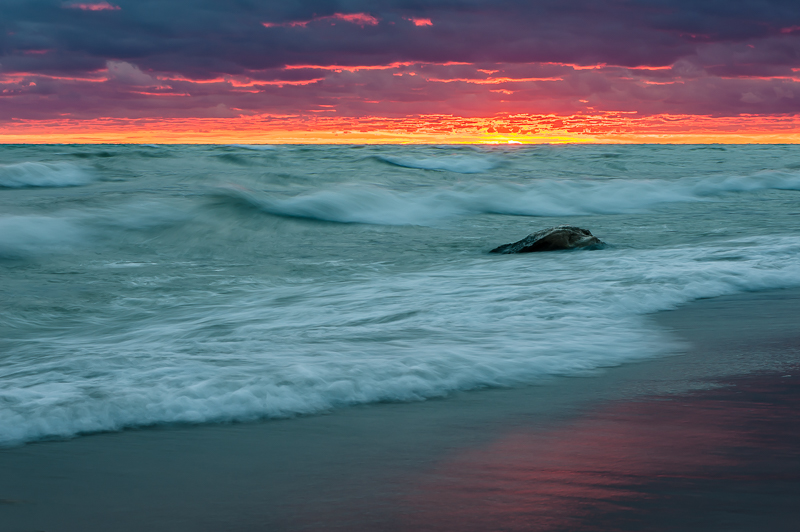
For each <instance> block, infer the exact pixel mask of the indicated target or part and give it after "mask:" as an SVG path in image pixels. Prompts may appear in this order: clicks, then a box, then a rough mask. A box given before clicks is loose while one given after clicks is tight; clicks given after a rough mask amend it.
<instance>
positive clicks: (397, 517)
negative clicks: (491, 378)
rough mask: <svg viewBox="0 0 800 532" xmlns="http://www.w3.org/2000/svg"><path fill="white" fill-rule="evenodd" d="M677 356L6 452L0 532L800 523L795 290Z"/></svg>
mask: <svg viewBox="0 0 800 532" xmlns="http://www.w3.org/2000/svg"><path fill="white" fill-rule="evenodd" d="M652 319H653V320H655V321H656V322H657V323H658V324H659V325H661V326H662V327H665V328H668V329H671V330H673V331H674V333H675V334H676V335H678V336H680V337H682V338H683V339H684V340H685V342H686V349H685V352H684V353H683V354H681V355H677V356H673V357H667V358H664V359H660V360H654V361H649V362H643V363H638V364H630V365H626V366H623V367H619V368H612V369H608V370H605V371H604V372H602V374H600V375H595V376H591V377H585V378H569V379H568V378H562V379H554V380H553V381H551V382H549V383H544V384H542V385H537V386H531V387H527V388H523V389H514V390H485V391H478V392H470V393H463V394H457V395H455V396H453V397H450V398H448V399H446V400H436V401H426V402H423V403H416V404H379V405H367V406H362V407H356V408H350V409H346V410H341V411H337V412H333V413H331V414H328V415H322V416H313V417H307V418H300V419H293V420H286V421H269V422H264V423H251V424H235V425H206V426H181V427H159V428H150V429H142V430H131V431H125V432H121V433H108V434H96V435H90V436H84V437H80V438H76V439H73V440H69V441H58V442H42V443H36V444H30V445H26V446H22V447H16V448H11V449H0V472H2V474H0V531H3V532H5V531H9V532H16V531H35V530H40V531H48V532H52V531H86V532H91V531H101V530H102V531H107V530H115V531H143V530H148V531H162V530H163V531H167V530H169V531H184V530H186V531H190V530H191V531H218V530H226V531H228V530H230V531H256V530H265V531H283V530H286V531H295V530H298V531H299V530H342V531H345V530H348V531H349V530H353V531H359V530H388V531H394V530H397V531H401V530H430V531H449V530H454V531H455V530H458V531H463V530H476V531H477V530H586V531H589V530H704V531H706V530H726V531H728V530H754V531H755V530H773V531H774V530H787V531H788V530H795V528H796V524H797V523H798V522H800V510H798V509H797V508H796V506H797V505H796V501H797V500H798V498H800V424H798V423H797V419H798V415H799V414H800V325H798V324H800V290H782V291H772V292H763V293H748V294H743V295H739V296H734V297H723V298H716V299H709V300H704V301H699V302H696V303H693V304H692V305H689V306H686V307H684V308H682V309H679V310H676V311H672V312H665V313H661V314H659V315H656V316H653V318H652Z"/></svg>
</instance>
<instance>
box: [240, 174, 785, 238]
mask: <svg viewBox="0 0 800 532" xmlns="http://www.w3.org/2000/svg"><path fill="white" fill-rule="evenodd" d="M759 190H800V174H798V173H786V172H763V173H759V174H756V175H751V176H736V177H712V178H684V179H679V180H672V181H668V180H648V179H641V180H629V179H611V180H603V181H600V180H588V179H587V180H576V179H570V180H566V179H565V180H557V179H533V180H530V181H529V182H527V183H524V184H513V185H512V184H479V185H458V186H455V187H448V188H445V187H439V188H420V189H419V190H418V191H413V192H408V191H396V190H391V189H388V188H384V187H378V186H370V185H347V186H339V187H337V188H331V189H327V190H315V191H314V192H310V193H305V194H298V195H296V196H293V197H289V198H285V197H284V198H280V197H275V196H269V195H266V194H259V193H256V192H253V191H247V190H244V189H241V188H240V189H235V188H231V189H229V193H230V194H232V195H236V196H239V197H241V198H243V199H245V200H247V201H248V202H250V203H252V204H254V205H257V206H259V207H260V208H262V209H263V210H265V211H267V212H269V213H271V214H276V215H280V216H292V217H299V218H311V219H318V220H325V221H332V222H344V223H368V224H380V225H430V224H435V223H436V222H438V221H440V220H442V219H445V218H450V217H453V216H459V215H470V214H482V213H493V214H511V215H520V216H574V215H588V214H620V213H631V212H641V211H644V210H647V209H649V208H652V207H654V206H657V205H660V204H665V203H680V202H699V201H713V200H715V199H716V198H717V197H719V196H721V195H724V194H728V193H739V192H754V191H759Z"/></svg>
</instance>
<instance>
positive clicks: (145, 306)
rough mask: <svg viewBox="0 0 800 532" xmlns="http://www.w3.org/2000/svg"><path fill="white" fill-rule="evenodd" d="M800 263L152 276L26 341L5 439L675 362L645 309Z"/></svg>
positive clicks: (739, 249) (665, 257) (256, 414)
mask: <svg viewBox="0 0 800 532" xmlns="http://www.w3.org/2000/svg"><path fill="white" fill-rule="evenodd" d="M798 253H800V238H797V237H784V238H775V239H773V240H772V241H771V242H770V243H769V244H763V243H762V240H761V239H749V240H741V241H729V242H723V243H719V245H718V246H716V247H703V248H674V249H660V250H646V251H634V252H631V251H630V250H626V251H620V250H618V251H613V250H612V251H609V252H606V253H603V254H602V255H597V254H591V255H592V256H589V254H572V255H559V256H552V255H550V256H543V257H539V259H540V260H537V267H536V269H535V270H532V269H531V268H530V264H529V261H523V260H513V259H514V258H510V259H497V260H489V259H483V260H475V261H472V262H471V263H468V264H464V265H463V266H461V267H457V268H455V269H453V268H451V267H444V268H441V269H434V270H430V271H426V272H419V273H406V274H397V275H392V276H386V275H384V274H374V275H369V276H363V277H362V278H359V279H355V280H351V281H347V282H337V283H330V282H327V281H325V280H322V281H320V282H309V283H302V284H283V283H274V282H262V283H260V284H257V283H254V282H253V280H252V279H250V280H247V282H244V283H243V284H242V285H241V286H239V287H238V288H237V287H236V285H235V284H230V283H226V284H225V285H224V287H222V289H221V290H218V291H214V290H213V289H211V288H212V287H210V286H209V287H207V288H205V289H204V290H202V291H200V292H198V293H197V294H196V295H194V296H191V295H190V294H182V295H179V296H178V295H176V296H175V297H169V296H167V295H166V292H163V289H162V288H159V287H160V286H162V284H163V287H166V286H168V284H169V283H172V282H174V281H173V279H172V278H171V277H165V278H163V279H161V280H159V279H158V278H153V277H148V278H147V283H148V286H154V288H155V289H157V290H159V294H161V295H160V296H159V297H157V298H149V299H148V298H142V297H141V296H140V297H131V298H124V299H120V300H117V301H114V302H113V304H112V305H109V306H107V307H104V308H103V309H98V311H97V314H96V317H94V318H93V319H91V320H90V321H88V322H86V323H84V324H83V325H80V324H76V325H74V326H73V327H72V328H71V330H70V331H69V334H68V335H66V334H55V335H54V334H49V335H44V336H41V337H36V338H34V337H31V338H27V339H26V340H25V341H23V342H18V343H17V344H16V345H13V347H14V349H13V351H14V353H15V354H14V355H12V356H9V357H7V359H6V362H5V376H4V386H3V388H2V389H0V443H2V444H6V445H9V444H17V443H21V442H25V441H31V440H37V439H41V438H48V437H68V436H73V435H76V434H79V433H85V432H93V431H106V430H118V429H122V428H125V427H134V426H142V425H151V424H159V423H176V422H178V423H201V422H212V421H214V422H217V421H233V420H253V419H259V418H282V417H291V416H295V415H299V414H312V413H318V412H324V411H326V410H329V409H331V408H336V407H341V406H346V405H353V404H363V403H369V402H375V401H415V400H422V399H425V398H430V397H440V396H443V395H446V394H448V393H450V392H452V391H454V390H468V389H475V388H480V387H487V386H509V385H518V384H523V383H531V382H536V381H537V380H539V379H542V378H547V377H549V376H557V375H586V374H591V373H592V372H594V371H596V370H597V369H598V368H604V367H611V366H616V365H619V364H622V363H624V362H628V361H632V360H637V359H642V358H648V357H653V356H658V355H664V354H668V353H670V352H674V351H675V350H676V349H677V347H676V345H675V344H673V343H671V341H670V339H669V338H667V337H665V336H663V334H662V333H661V332H660V331H659V330H657V329H654V328H653V327H652V326H650V325H648V324H647V323H646V322H645V321H644V320H643V315H644V314H646V313H651V312H655V311H658V310H664V309H670V308H674V307H675V306H677V305H680V304H682V303H686V302H688V301H691V300H693V299H697V298H703V297H712V296H719V295H723V294H731V293H736V292H739V291H743V290H751V289H763V288H775V287H781V286H790V285H796V284H800V263H798V262H797V260H796V257H797V255H798ZM575 272H580V274H579V277H580V282H575V281H576V273H575ZM521 279H524V280H525V282H521V281H520V280H521ZM621 285H624V286H625V288H624V289H621V288H620V286H621ZM509 286H513V291H512V292H509V289H508V287H509ZM532 302H535V304H532ZM3 319H9V318H8V317H5V318H3V317H0V320H3ZM123 324H124V326H123ZM576 331H577V332H578V333H577V334H576ZM598 331H602V334H598ZM4 342H5V343H6V344H11V343H12V342H11V341H8V340H6V341H4ZM7 352H9V351H8V350H7ZM41 353H47V354H48V356H39V355H37V354H41Z"/></svg>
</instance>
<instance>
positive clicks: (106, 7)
mask: <svg viewBox="0 0 800 532" xmlns="http://www.w3.org/2000/svg"><path fill="white" fill-rule="evenodd" d="M64 7H65V8H67V9H81V10H83V11H117V10H119V9H121V8H120V7H119V6H113V5H111V4H109V3H108V2H96V3H93V4H66V5H65V6H64Z"/></svg>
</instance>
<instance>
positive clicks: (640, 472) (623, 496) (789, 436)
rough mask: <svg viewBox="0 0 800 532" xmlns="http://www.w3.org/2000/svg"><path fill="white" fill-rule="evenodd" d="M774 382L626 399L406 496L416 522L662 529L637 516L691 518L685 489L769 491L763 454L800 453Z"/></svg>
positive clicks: (788, 400)
mask: <svg viewBox="0 0 800 532" xmlns="http://www.w3.org/2000/svg"><path fill="white" fill-rule="evenodd" d="M776 380H777V381H781V378H780V377H774V376H770V377H765V378H763V380H761V378H759V377H755V378H748V379H746V380H744V381H743V383H744V384H745V386H743V387H739V388H738V389H733V390H730V391H729V390H725V389H723V390H722V391H715V390H711V391H707V392H700V393H697V394H692V395H688V396H673V397H657V398H655V399H649V400H641V401H639V402H627V403H619V404H617V405H615V406H612V407H610V408H606V409H603V410H601V411H599V412H595V413H593V414H591V415H589V416H587V417H585V418H582V419H579V420H578V421H575V422H572V423H566V424H563V425H562V426H561V427H560V428H555V429H551V430H544V429H543V430H536V429H518V430H516V431H513V432H511V433H510V434H507V435H506V436H504V437H502V438H500V439H498V440H496V441H494V442H492V443H490V444H488V445H485V446H482V447H477V448H472V449H468V450H466V451H462V452H460V453H456V454H455V455H453V456H451V457H449V458H448V459H446V460H445V461H443V462H441V463H439V464H438V465H437V466H435V467H434V468H432V469H431V470H429V471H428V472H426V473H424V474H423V476H422V480H421V481H420V482H419V484H418V485H417V487H416V489H415V490H413V492H412V495H410V496H409V497H408V498H407V499H406V500H405V501H404V502H403V503H402V504H403V505H404V506H406V507H407V510H406V512H405V513H404V515H405V516H407V518H408V521H409V523H408V525H409V529H425V530H460V531H471V530H506V531H517V530H519V531H547V530H574V531H577V530H580V531H588V530H593V531H594V530H597V531H601V530H602V531H608V530H617V529H618V528H617V526H614V525H615V524H616V525H619V524H624V525H625V526H623V527H621V528H622V529H624V530H662V528H658V527H656V528H653V527H647V526H644V527H642V526H636V519H642V518H644V519H650V520H652V519H653V517H654V515H653V514H648V512H652V511H655V512H659V511H667V512H671V513H675V512H684V513H686V512H687V510H686V509H683V508H678V507H675V506H674V505H675V504H676V502H675V500H676V499H677V497H678V494H683V495H682V496H685V497H688V498H689V499H691V498H692V497H694V498H699V500H700V501H703V500H704V499H702V498H700V497H711V498H712V499H713V497H715V496H718V495H719V494H718V492H717V490H720V489H729V488H730V487H731V486H732V485H735V484H736V483H740V486H739V488H738V489H739V490H740V491H741V492H742V493H750V491H748V490H754V491H755V492H759V490H762V489H764V486H767V487H768V488H769V489H774V486H775V484H773V483H772V482H773V481H774V480H775V479H776V478H777V477H776V476H775V473H774V472H773V471H770V470H769V469H764V468H763V464H762V463H761V460H762V459H763V457H765V456H766V457H772V459H773V460H774V461H775V462H776V463H780V461H781V460H785V459H786V457H787V456H788V457H794V456H796V453H797V450H796V449H795V448H794V447H793V442H796V441H797V436H798V433H797V430H796V428H794V427H795V425H794V423H793V420H794V419H795V418H796V415H797V408H798V406H800V403H798V397H799V396H798V394H797V384H796V383H795V382H780V383H778V386H776V385H775V384H774V381H776ZM782 385H783V386H782ZM768 460H769V459H768ZM754 464H755V465H754ZM791 478H793V477H792V473H789V474H788V475H787V477H786V479H788V480H791ZM741 483H745V484H741ZM742 500H747V499H742ZM736 501H738V499H736V498H734V499H732V502H731V503H730V504H731V506H732V507H735V506H736V505H737V504H740V503H739V502H736ZM689 512H691V510H689ZM689 517H690V518H691V516H689ZM656 519H657V517H656ZM651 524H652V523H651ZM672 529H673V528H665V529H664V530H672ZM676 530H677V529H676ZM693 530H694V528H693Z"/></svg>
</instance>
